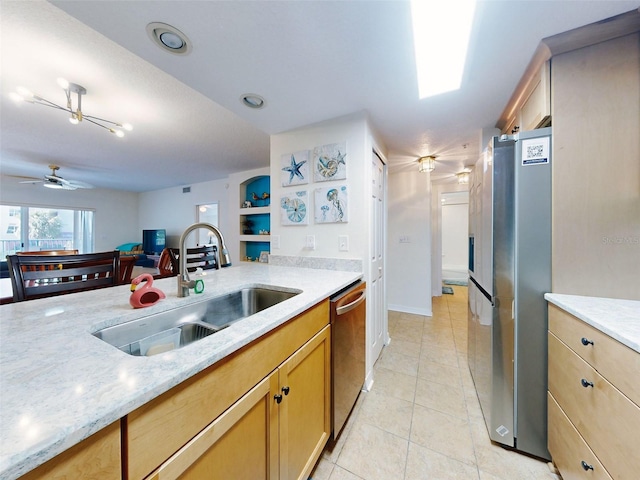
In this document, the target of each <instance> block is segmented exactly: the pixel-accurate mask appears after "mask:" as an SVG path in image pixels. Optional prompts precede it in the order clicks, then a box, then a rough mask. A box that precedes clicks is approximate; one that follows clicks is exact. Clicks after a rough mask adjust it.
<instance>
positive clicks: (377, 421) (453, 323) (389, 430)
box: [310, 286, 560, 480]
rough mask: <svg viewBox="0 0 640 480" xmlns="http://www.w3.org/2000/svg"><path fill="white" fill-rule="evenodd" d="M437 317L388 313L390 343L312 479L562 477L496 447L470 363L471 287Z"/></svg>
mask: <svg viewBox="0 0 640 480" xmlns="http://www.w3.org/2000/svg"><path fill="white" fill-rule="evenodd" d="M453 289H454V294H453V295H443V296H442V297H434V299H433V317H425V316H421V315H411V314H405V313H399V312H389V333H390V336H391V344H390V345H389V346H388V347H385V349H384V350H383V352H382V355H381V357H380V359H379V360H378V362H377V363H376V365H375V383H374V385H373V388H372V390H371V391H370V392H367V393H362V394H361V395H360V398H359V399H358V403H357V404H356V406H355V409H354V411H353V412H352V414H351V417H350V419H349V422H348V423H347V425H346V427H345V430H344V431H343V432H342V434H341V436H340V438H339V440H338V442H337V444H336V445H329V446H328V447H327V448H326V449H325V451H324V453H323V455H322V457H321V459H320V461H319V463H318V465H317V466H316V469H315V470H314V472H313V473H312V475H311V477H310V478H311V479H313V480H403V479H404V480H425V479H427V480H453V479H456V480H458V479H459V480H497V479H500V480H558V479H559V478H560V477H559V476H557V475H554V474H553V473H551V471H550V469H549V466H548V465H547V463H546V462H543V461H539V460H536V459H533V458H530V457H527V456H525V455H521V454H518V453H515V452H510V451H507V450H505V449H503V448H501V447H499V446H497V445H495V444H491V442H490V441H489V437H488V435H487V431H486V427H485V424H484V420H483V418H482V413H481V411H480V405H479V403H478V399H477V397H476V393H475V389H474V386H473V381H472V379H471V375H470V373H469V369H468V366H467V361H466V349H467V330H466V325H467V288H466V287H460V286H453Z"/></svg>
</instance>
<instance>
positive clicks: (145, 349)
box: [93, 287, 300, 356]
mask: <svg viewBox="0 0 640 480" xmlns="http://www.w3.org/2000/svg"><path fill="white" fill-rule="evenodd" d="M299 293H300V290H296V291H292V290H285V289H279V288H277V287H276V288H271V287H270V288H266V287H250V288H243V289H240V290H237V291H235V292H232V293H229V294H226V295H222V296H219V297H214V298H210V299H208V300H206V301H203V302H197V303H192V304H189V305H185V306H184V307H179V308H175V309H173V310H168V311H166V312H162V313H157V314H154V315H149V316H147V317H143V318H140V319H138V320H134V321H131V322H127V323H122V324H120V325H114V326H112V327H107V328H104V329H102V330H99V331H97V332H95V333H94V334H93V335H94V336H96V337H97V338H99V339H101V340H103V341H105V342H107V343H109V344H111V345H113V346H114V347H117V348H119V349H120V350H122V351H123V352H125V353H128V354H129V355H136V356H150V355H155V354H157V353H162V352H165V351H168V350H173V349H176V348H180V347H183V346H185V345H188V344H190V343H192V342H195V341H197V340H200V339H201V338H204V337H207V336H209V335H211V334H213V333H215V332H217V331H219V330H222V329H223V328H226V327H228V326H229V325H231V324H232V323H235V322H237V321H239V320H241V319H243V318H246V317H249V316H251V315H253V314H255V313H258V312H260V311H262V310H265V309H267V308H269V307H271V306H273V305H276V304H278V303H280V302H283V301H285V300H287V299H289V298H291V297H293V296H295V295H297V294H299Z"/></svg>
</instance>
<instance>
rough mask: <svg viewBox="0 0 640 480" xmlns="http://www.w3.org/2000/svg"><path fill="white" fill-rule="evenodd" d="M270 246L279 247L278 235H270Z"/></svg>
mask: <svg viewBox="0 0 640 480" xmlns="http://www.w3.org/2000/svg"><path fill="white" fill-rule="evenodd" d="M271 248H275V249H279V248H280V235H271Z"/></svg>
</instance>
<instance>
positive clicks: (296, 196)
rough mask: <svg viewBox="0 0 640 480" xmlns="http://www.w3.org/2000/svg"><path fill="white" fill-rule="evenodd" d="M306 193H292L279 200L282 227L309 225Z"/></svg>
mask: <svg viewBox="0 0 640 480" xmlns="http://www.w3.org/2000/svg"><path fill="white" fill-rule="evenodd" d="M307 197H308V195H307V192H306V191H301V192H294V193H292V194H290V195H283V196H282V197H281V199H280V209H281V212H280V223H281V224H282V225H285V226H286V225H309V210H310V209H309V207H308V203H309V202H308V200H307Z"/></svg>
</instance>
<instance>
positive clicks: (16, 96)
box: [9, 92, 24, 102]
mask: <svg viewBox="0 0 640 480" xmlns="http://www.w3.org/2000/svg"><path fill="white" fill-rule="evenodd" d="M9 98H10V99H11V100H13V101H14V102H24V97H23V96H22V95H20V94H18V93H16V92H11V93H10V94H9Z"/></svg>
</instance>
